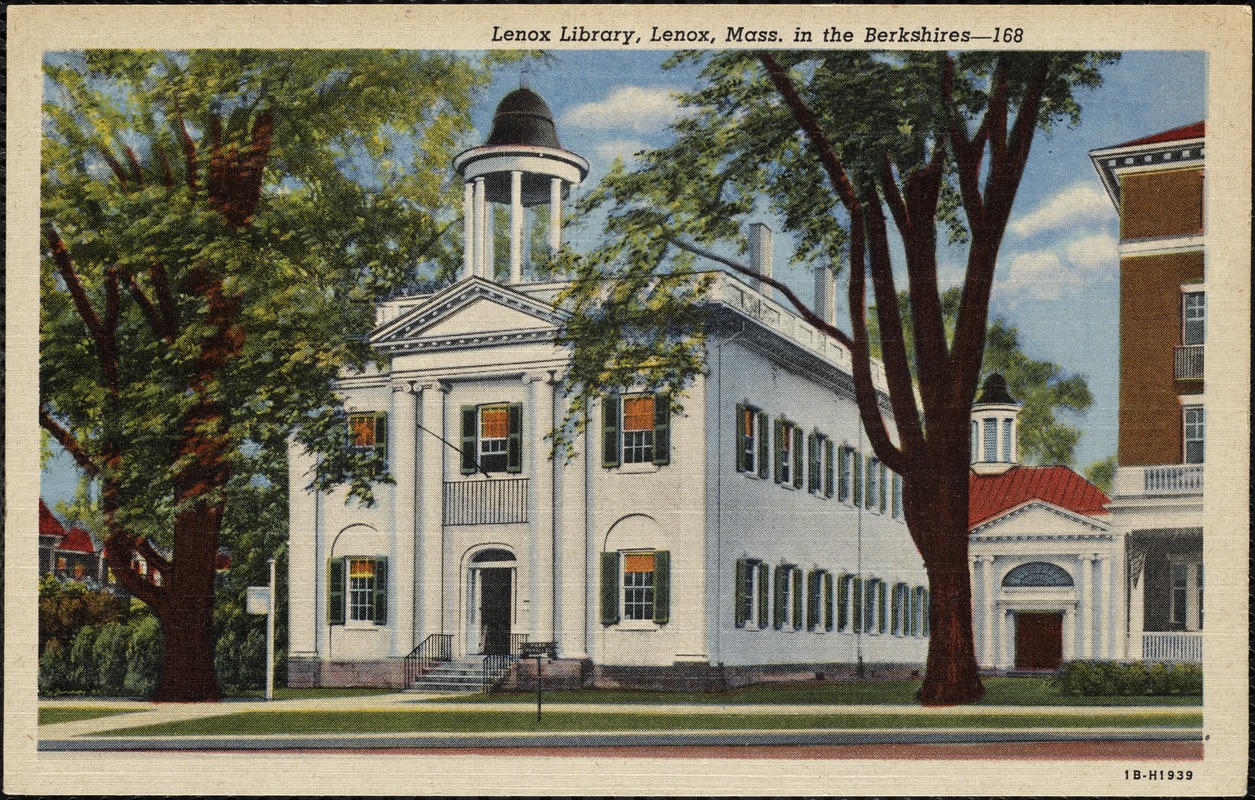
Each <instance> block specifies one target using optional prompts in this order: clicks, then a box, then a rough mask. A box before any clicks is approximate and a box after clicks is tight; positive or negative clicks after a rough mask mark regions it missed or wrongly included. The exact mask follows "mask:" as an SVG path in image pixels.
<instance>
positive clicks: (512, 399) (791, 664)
mask: <svg viewBox="0 0 1255 800" xmlns="http://www.w3.org/2000/svg"><path fill="white" fill-rule="evenodd" d="M453 166H454V168H455V169H456V170H457V172H458V174H459V175H460V176H461V177H462V178H463V179H464V181H465V202H464V208H463V219H464V226H465V228H464V230H465V234H466V235H465V241H466V247H465V260H464V264H463V269H462V273H461V275H460V276H459V279H458V280H457V281H456V282H455V283H453V284H452V285H450V286H448V287H447V288H444V289H442V290H440V291H437V292H435V293H432V294H424V295H415V296H408V297H400V298H396V299H393V300H389V301H388V302H386V303H384V304H383V305H382V306H381V307H380V308H379V309H378V315H377V316H378V326H377V327H376V329H375V330H374V331H373V333H372V334H371V336H370V342H371V344H372V345H373V347H374V348H375V349H376V350H377V351H378V352H379V353H380V354H381V355H384V356H386V357H387V358H386V362H387V364H388V367H387V368H386V370H385V371H370V372H365V373H360V374H345V375H344V376H343V378H342V379H341V381H340V383H339V389H340V391H341V392H342V393H343V396H344V397H345V402H346V407H347V410H348V412H349V432H348V439H347V446H350V447H364V448H380V449H383V450H384V452H385V453H386V458H387V463H388V470H389V473H390V474H391V475H392V477H393V478H394V480H395V483H394V484H392V485H379V486H377V487H376V490H375V496H376V502H375V504H374V505H372V506H370V507H362V506H361V505H360V504H357V503H355V502H347V496H346V493H345V492H344V491H343V490H338V491H331V492H314V491H312V490H307V489H306V488H304V487H306V486H307V485H308V484H309V483H310V474H311V470H312V468H313V465H314V461H313V456H311V455H309V454H308V453H306V452H304V451H303V450H302V449H301V448H299V447H294V448H293V449H292V451H291V452H290V453H289V458H290V470H291V482H290V484H291V487H292V489H291V502H290V530H291V535H290V576H289V614H290V619H289V653H288V681H289V685H292V686H350V685H373V686H392V687H412V686H422V685H423V682H424V681H428V682H430V681H432V680H433V676H434V675H437V674H445V675H447V676H448V680H450V681H456V680H457V676H458V675H461V677H462V679H463V680H464V681H467V682H469V683H471V684H475V685H480V684H478V683H477V682H478V681H481V680H482V681H496V680H499V679H502V678H507V679H508V678H509V676H510V670H511V669H512V668H515V669H517V668H516V667H514V665H515V664H520V663H528V662H530V659H524V660H523V661H522V662H518V661H516V660H515V659H516V657H517V656H519V655H521V654H531V653H533V652H544V653H546V654H547V655H549V656H550V657H551V660H550V661H549V662H548V663H547V665H546V666H545V668H544V669H545V676H546V682H547V683H548V682H549V681H550V680H553V681H555V682H557V683H559V684H562V685H597V686H615V685H635V686H669V687H674V688H681V687H688V688H720V687H725V686H735V685H741V684H744V683H748V682H752V681H756V680H767V679H773V678H774V679H788V678H791V679H801V678H805V679H812V680H813V679H815V678H817V677H828V678H835V677H843V676H846V677H849V676H856V675H865V676H890V675H894V676H901V677H906V676H909V675H910V674H912V673H918V672H920V671H922V668H923V663H924V659H925V654H926V651H927V643H928V639H927V636H928V617H927V608H928V595H927V588H926V587H927V585H928V584H927V579H926V576H925V573H924V568H923V564H922V562H921V560H920V557H919V555H918V553H917V551H916V549H915V547H914V545H913V544H912V542H911V540H910V537H909V534H908V532H907V529H906V525H905V522H904V519H903V513H902V504H901V495H900V493H901V481H900V479H899V478H898V476H896V475H894V474H892V473H891V472H888V471H887V470H886V469H885V468H884V466H883V465H882V464H881V463H880V462H879V461H878V460H877V459H876V458H875V457H874V455H873V454H872V452H871V448H870V446H869V445H868V444H867V442H866V440H865V437H864V436H863V431H862V427H861V424H860V421H859V415H858V410H857V408H856V405H855V400H854V393H853V380H852V376H851V369H852V363H851V354H850V351H849V349H848V348H847V347H846V346H844V345H843V344H842V343H840V342H837V341H835V340H833V339H831V338H830V337H827V336H825V335H823V334H821V333H820V332H819V331H818V330H817V329H815V328H814V327H812V326H810V325H809V324H807V323H805V322H804V321H803V320H802V319H801V318H799V317H798V316H796V315H795V314H793V313H791V311H790V310H789V309H788V308H786V307H785V306H783V305H781V304H779V303H777V302H775V301H774V300H773V299H772V297H771V296H770V290H769V289H766V288H765V287H762V286H756V285H752V283H751V282H748V281H745V280H741V279H738V278H736V277H733V276H731V275H728V274H726V273H722V272H718V273H715V278H716V279H715V282H714V285H713V287H712V289H711V291H710V293H709V295H708V297H707V299H706V301H705V302H707V303H709V304H710V308H711V315H710V318H709V323H708V325H709V330H708V331H707V336H708V338H707V353H708V357H707V364H706V369H705V370H704V371H703V373H702V374H701V375H699V376H698V377H697V379H696V380H695V381H694V382H693V384H692V385H691V386H690V387H689V388H688V389H687V390H686V393H685V395H684V397H683V408H684V410H683V412H680V413H672V411H671V409H670V405H669V403H668V402H667V398H665V397H655V396H654V395H652V394H648V393H644V392H627V393H624V394H621V395H609V396H605V397H601V398H598V399H596V400H595V401H593V402H591V403H590V412H589V420H588V424H587V426H586V429H585V430H584V431H583V433H582V434H580V436H579V438H578V439H577V441H576V442H575V454H574V457H573V458H571V459H570V460H566V459H564V458H563V457H561V455H559V457H557V458H551V457H550V453H551V449H552V442H551V441H550V440H549V439H547V438H546V437H547V436H548V435H549V434H550V432H551V431H552V430H553V429H554V428H555V427H556V426H557V425H558V424H559V423H560V422H561V421H562V419H563V417H564V415H565V413H566V410H567V406H566V403H567V402H568V401H567V399H566V398H565V397H564V396H563V394H562V392H561V389H560V378H561V376H562V374H563V373H564V371H565V370H566V369H567V367H568V364H569V361H570V353H569V351H568V350H566V349H565V348H563V347H560V346H558V345H557V344H556V343H555V338H554V337H555V332H556V331H557V329H558V326H559V325H560V324H561V322H562V313H563V312H562V311H561V310H560V309H558V308H557V307H556V306H555V298H556V296H557V294H558V292H559V291H560V290H561V288H562V284H561V283H557V282H553V281H548V280H542V279H541V276H538V275H535V274H532V273H533V272H534V270H530V269H528V268H527V266H526V261H527V260H528V259H527V254H526V253H525V252H524V251H525V246H524V239H525V237H524V229H525V225H526V223H525V220H526V219H527V218H528V217H529V216H530V217H531V218H532V219H533V220H535V219H541V220H543V221H545V222H547V226H548V233H549V237H548V238H549V242H548V245H549V247H551V248H553V249H554V250H555V251H556V249H557V248H558V247H560V245H561V231H562V225H561V221H562V210H563V203H564V200H565V198H566V197H567V196H568V193H569V192H570V190H571V188H572V187H573V186H575V185H577V184H579V183H580V182H581V181H582V180H583V179H584V178H585V177H586V176H587V173H588V164H587V162H586V161H585V160H584V159H582V158H581V157H580V156H578V155H576V154H575V153H572V152H570V151H568V150H565V149H563V148H562V146H561V144H560V143H559V140H558V136H557V132H556V129H555V126H554V123H553V117H552V115H551V113H550V111H549V108H548V107H547V105H546V104H545V102H544V101H543V100H542V99H541V98H540V97H539V96H538V95H536V94H535V93H534V92H532V91H531V90H529V89H527V88H520V89H518V90H516V91H514V92H511V93H510V94H508V95H507V96H506V97H505V98H504V99H503V100H502V101H501V103H500V105H499V106H498V108H497V111H496V116H495V118H494V125H493V130H492V133H491V135H490V136H489V138H488V140H487V142H486V143H485V144H483V145H482V146H479V147H474V148H472V149H470V150H467V151H465V152H463V153H461V154H460V155H458V156H457V157H456V159H455V160H454V164H453ZM501 212H504V214H502V213H501ZM503 216H504V217H506V218H508V219H509V222H510V224H509V227H508V230H496V229H495V228H494V225H493V219H494V217H498V218H501V217H503ZM497 227H502V226H497ZM752 234H753V236H752V238H753V239H754V240H755V243H756V244H757V245H758V246H756V247H753V248H751V251H752V252H751V261H752V263H753V265H754V266H755V268H756V269H758V270H759V271H760V272H762V273H764V274H770V269H771V257H770V253H771V247H770V241H769V239H770V230H769V229H767V228H766V227H765V226H755V228H754V230H753V231H752ZM499 245H503V246H501V247H500V248H499V247H498V246H499ZM530 246H533V245H532V244H531V243H529V247H530ZM494 252H500V253H505V252H508V253H509V268H508V270H505V269H498V265H497V264H495V263H494ZM498 275H505V276H508V277H506V279H505V280H498V279H497V276H498ZM816 288H817V292H816V296H817V298H819V299H818V302H817V305H818V306H819V308H818V309H817V310H818V311H819V313H821V314H823V315H825V316H826V317H827V318H828V319H832V315H833V291H834V287H833V278H832V274H831V272H830V271H829V270H827V269H821V270H819V271H818V273H817V275H816ZM873 367H874V369H873V372H874V374H875V377H876V380H877V381H878V385H879V386H880V388H881V391H882V406H883V409H882V413H884V415H885V417H886V419H888V420H889V421H890V424H892V415H891V412H890V411H889V409H888V404H887V399H886V398H884V397H883V391H884V383H883V375H882V374H881V372H880V370H879V365H873ZM467 676H470V677H469V678H468V677H467ZM429 685H431V684H430V683H429Z"/></svg>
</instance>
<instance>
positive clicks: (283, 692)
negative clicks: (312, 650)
mask: <svg viewBox="0 0 1255 800" xmlns="http://www.w3.org/2000/svg"><path fill="white" fill-rule="evenodd" d="M396 691H397V690H396V689H369V688H341V689H287V688H281V687H278V686H276V687H275V699H276V700H309V699H311V698H319V697H372V696H374V695H380V694H396ZM265 695H266V693H265V692H264V691H263V690H261V689H255V690H252V691H244V692H232V693H231V694H230V695H228V697H230V698H232V699H235V698H240V699H244V698H247V699H258V698H261V697H265Z"/></svg>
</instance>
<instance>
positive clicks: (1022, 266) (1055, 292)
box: [995, 233, 1120, 309]
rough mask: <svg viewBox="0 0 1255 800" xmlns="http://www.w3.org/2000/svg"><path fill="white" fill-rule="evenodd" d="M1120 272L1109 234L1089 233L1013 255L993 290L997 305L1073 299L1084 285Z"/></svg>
mask: <svg viewBox="0 0 1255 800" xmlns="http://www.w3.org/2000/svg"><path fill="white" fill-rule="evenodd" d="M1119 271H1120V260H1119V254H1118V252H1117V251H1116V241H1115V238H1114V237H1113V236H1112V235H1111V234H1106V233H1091V234H1089V235H1086V236H1083V237H1081V238H1079V239H1073V240H1072V241H1070V242H1060V243H1058V244H1057V245H1055V246H1054V247H1052V248H1049V249H1046V248H1043V249H1038V250H1029V251H1027V252H1021V253H1018V254H1017V255H1015V257H1014V258H1012V259H1011V264H1010V266H1008V267H1007V268H1006V271H1005V272H1004V273H1003V275H1002V277H1000V278H999V280H998V283H997V289H996V290H995V292H996V296H997V297H998V300H999V303H1000V305H1003V306H1004V307H1006V308H1007V309H1015V308H1016V307H1017V306H1019V305H1020V304H1021V303H1023V302H1025V301H1026V300H1039V301H1047V302H1050V301H1054V300H1062V299H1067V298H1074V297H1076V296H1077V295H1079V294H1081V293H1082V292H1084V291H1085V290H1086V288H1087V287H1090V286H1094V285H1097V284H1101V283H1107V282H1109V281H1111V280H1113V279H1114V278H1115V277H1116V276H1117V275H1118V274H1119Z"/></svg>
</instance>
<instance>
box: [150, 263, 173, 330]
mask: <svg viewBox="0 0 1255 800" xmlns="http://www.w3.org/2000/svg"><path fill="white" fill-rule="evenodd" d="M148 277H149V279H150V280H152V282H153V291H154V293H155V294H156V295H157V309H158V310H159V311H160V312H161V323H162V325H163V326H164V327H163V330H164V331H166V334H167V335H168V336H169V337H170V338H172V339H173V338H175V337H176V336H177V335H178V332H179V307H178V305H177V304H176V303H175V300H174V293H173V292H171V291H170V279H169V278H168V277H167V276H166V268H165V267H163V266H162V265H161V262H160V261H153V262H152V265H151V266H149V268H148Z"/></svg>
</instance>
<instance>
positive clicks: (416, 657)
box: [405, 633, 453, 687]
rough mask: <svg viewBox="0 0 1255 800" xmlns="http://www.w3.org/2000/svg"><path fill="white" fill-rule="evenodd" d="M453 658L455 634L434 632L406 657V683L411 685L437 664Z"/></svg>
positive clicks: (408, 685) (407, 685)
mask: <svg viewBox="0 0 1255 800" xmlns="http://www.w3.org/2000/svg"><path fill="white" fill-rule="evenodd" d="M452 660H453V634H451V633H433V634H431V635H430V636H428V637H427V638H426V639H424V640H423V643H422V644H420V645H419V646H418V647H415V648H414V649H413V650H411V651H410V654H409V655H408V656H406V657H405V685H406V687H410V686H413V685H414V681H416V680H418V679H419V678H420V677H421V676H422V675H423V674H424V673H427V672H430V671H431V670H432V669H434V668H435V666H436V664H439V663H440V662H442V661H452Z"/></svg>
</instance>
